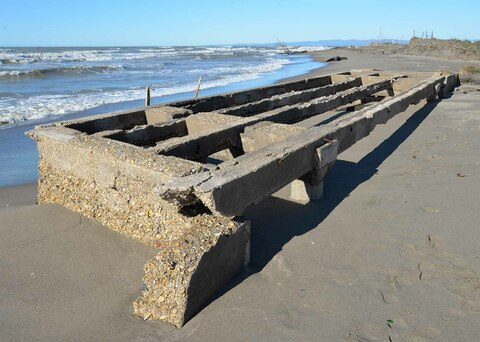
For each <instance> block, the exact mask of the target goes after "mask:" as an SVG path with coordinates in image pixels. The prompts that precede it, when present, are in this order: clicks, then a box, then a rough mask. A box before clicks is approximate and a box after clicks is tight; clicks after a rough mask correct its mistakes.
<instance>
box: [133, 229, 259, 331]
mask: <svg viewBox="0 0 480 342" xmlns="http://www.w3.org/2000/svg"><path fill="white" fill-rule="evenodd" d="M216 229H217V227H209V229H199V230H198V231H196V232H190V233H188V234H186V235H185V236H184V237H182V238H181V239H179V240H178V241H174V242H172V243H171V244H170V245H168V246H165V247H163V248H162V249H161V250H160V252H159V253H158V255H157V256H156V257H155V258H153V259H152V260H150V261H149V262H148V263H147V264H146V265H145V267H144V270H145V276H144V277H143V281H144V288H143V291H142V295H141V296H140V297H139V298H137V299H136V300H135V302H134V303H133V308H134V313H135V315H137V316H140V317H142V318H143V319H156V320H162V321H165V322H169V323H172V324H174V325H175V326H177V327H179V328H180V327H182V326H183V325H184V324H185V323H186V322H187V321H188V320H190V318H192V317H193V316H194V315H195V314H196V313H197V312H199V311H200V310H201V309H203V307H205V305H207V304H208V301H209V300H210V299H211V297H212V296H213V295H214V294H215V292H217V291H218V290H220V289H221V288H222V287H223V286H225V284H226V283H227V282H228V281H229V280H230V279H232V278H233V277H234V276H235V275H237V274H238V273H240V272H241V271H242V270H243V269H244V267H246V266H247V265H248V263H249V261H250V222H249V221H245V222H235V221H231V222H230V226H229V229H221V231H219V232H217V231H216Z"/></svg>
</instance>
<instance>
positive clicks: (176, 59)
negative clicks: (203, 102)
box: [0, 45, 327, 127]
mask: <svg viewBox="0 0 480 342" xmlns="http://www.w3.org/2000/svg"><path fill="white" fill-rule="evenodd" d="M326 48H327V47H325V46H307V47H306V46H295V47H292V51H305V50H307V51H316V50H323V49H326ZM283 52H284V51H283V49H282V48H281V47H279V46H276V45H266V46H227V45H225V46H176V47H172V46H160V47H105V48H98V47H95V48H81V47H74V48H0V123H2V124H3V125H6V124H8V125H12V124H19V123H22V122H25V121H31V120H35V121H42V119H45V118H51V117H55V116H60V115H65V114H68V113H74V112H81V111H85V110H87V109H90V108H95V107H98V106H101V105H105V104H111V103H120V102H131V101H137V103H130V106H132V107H133V106H135V105H137V106H139V105H141V104H142V103H143V102H142V101H144V100H143V99H144V98H145V87H146V86H147V85H152V86H151V87H152V89H153V90H152V97H153V99H152V103H161V102H167V101H172V100H178V99H185V98H189V97H192V96H193V93H194V91H195V89H196V87H197V84H198V80H199V78H200V77H201V78H202V82H201V87H200V89H201V90H200V94H199V95H200V96H202V95H210V94H214V93H222V92H225V91H231V90H238V89H243V88H247V87H253V86H261V85H267V84H271V83H274V82H275V81H278V80H279V79H282V78H286V77H289V76H295V75H299V74H302V73H306V72H308V71H310V70H312V69H315V68H318V67H320V66H321V65H322V64H321V63H318V62H315V61H313V60H312V58H311V57H310V56H309V55H307V54H291V55H288V54H284V53H283ZM0 127H1V126H0Z"/></svg>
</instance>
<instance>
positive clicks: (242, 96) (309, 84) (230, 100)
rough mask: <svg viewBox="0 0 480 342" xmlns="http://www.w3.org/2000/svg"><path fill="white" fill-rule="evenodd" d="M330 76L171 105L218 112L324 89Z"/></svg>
mask: <svg viewBox="0 0 480 342" xmlns="http://www.w3.org/2000/svg"><path fill="white" fill-rule="evenodd" d="M331 83H332V79H331V78H330V76H319V77H315V78H309V79H305V80H301V81H294V82H289V83H281V84H276V85H273V86H269V87H260V88H252V89H247V90H243V91H237V92H232V93H224V94H220V95H214V96H209V97H203V98H199V99H194V100H186V101H179V102H175V103H170V104H169V105H175V106H176V107H183V108H186V109H189V110H192V111H193V112H194V113H199V112H210V111H216V110H218V109H221V108H226V107H232V106H238V105H242V104H245V103H248V102H254V101H260V100H261V99H263V98H265V97H271V96H274V95H279V94H284V93H288V92H291V91H299V90H305V89H310V88H317V87H322V86H325V85H327V84H331Z"/></svg>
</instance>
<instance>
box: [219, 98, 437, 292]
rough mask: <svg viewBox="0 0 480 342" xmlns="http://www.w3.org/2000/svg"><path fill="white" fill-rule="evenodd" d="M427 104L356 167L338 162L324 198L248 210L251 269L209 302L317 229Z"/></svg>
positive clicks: (276, 201)
mask: <svg viewBox="0 0 480 342" xmlns="http://www.w3.org/2000/svg"><path fill="white" fill-rule="evenodd" d="M437 104H438V101H435V102H433V103H429V104H427V105H425V106H424V107H422V108H421V109H419V110H418V111H416V112H415V113H414V114H413V115H412V116H411V117H410V118H409V119H408V120H407V121H406V122H405V123H404V124H403V125H402V126H401V127H400V128H398V129H397V130H396V131H395V132H394V133H393V134H392V135H391V136H390V137H388V138H387V139H386V140H384V141H383V142H382V143H381V144H380V145H379V146H377V147H376V148H375V149H374V150H373V151H371V152H370V153H369V154H367V155H366V156H365V157H363V158H362V159H361V160H360V161H359V162H358V163H353V162H349V161H344V160H341V159H337V161H336V163H335V165H334V166H333V167H332V169H331V170H330V171H329V173H328V175H327V176H326V178H325V181H324V182H325V183H324V189H325V190H324V191H325V192H324V198H323V199H322V200H320V201H315V202H310V203H308V204H306V205H303V204H299V203H295V202H291V201H288V200H284V199H281V198H277V197H272V196H270V197H268V198H266V199H265V200H263V201H262V202H260V203H258V204H256V205H254V206H252V207H250V208H248V209H247V211H246V213H245V217H246V218H247V219H249V220H251V222H252V231H251V261H250V266H249V267H248V268H247V269H246V270H245V271H244V272H243V273H242V274H240V275H238V276H237V277H235V278H234V279H232V280H231V281H230V282H229V283H228V284H227V285H226V286H225V288H224V289H222V290H221V291H220V292H219V293H217V294H216V296H215V297H214V298H213V299H212V301H213V300H215V299H217V298H219V297H221V296H222V295H223V294H225V293H226V292H228V291H229V290H230V289H232V288H234V287H235V286H237V285H238V284H240V283H241V282H242V281H243V280H245V279H246V278H248V277H249V276H251V275H252V274H255V273H258V272H260V271H261V270H262V269H263V268H264V267H265V266H266V265H267V264H268V262H269V261H270V260H272V258H273V257H274V256H275V255H276V254H277V253H279V252H280V251H281V250H282V248H283V246H284V245H285V244H287V243H288V242H289V241H290V240H291V239H292V238H294V237H295V236H299V235H303V234H305V233H307V232H308V231H310V230H312V229H314V228H316V227H317V226H318V225H319V224H321V223H322V222H323V220H325V218H327V217H328V215H329V214H330V213H331V212H332V211H333V210H334V209H335V208H336V207H337V206H338V205H339V204H340V203H341V202H342V201H343V199H344V198H346V197H348V196H349V195H350V193H351V192H352V191H353V190H355V189H356V188H357V187H358V186H359V185H360V184H362V183H363V182H365V181H367V180H369V179H370V178H371V177H372V176H373V175H374V174H375V173H377V171H378V169H377V168H378V167H379V166H380V165H381V164H382V163H383V161H384V160H385V159H387V158H388V157H389V156H390V155H391V154H392V153H393V152H394V151H395V150H396V149H397V148H398V147H399V146H400V145H401V144H402V143H403V142H404V141H405V140H406V139H407V138H408V137H409V136H410V135H411V134H412V133H413V132H414V131H415V130H416V129H417V127H418V126H420V124H421V123H422V122H423V121H424V120H425V118H426V117H427V116H428V115H429V114H430V113H431V112H432V110H433V109H434V108H435V107H436V106H437Z"/></svg>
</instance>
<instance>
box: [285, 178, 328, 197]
mask: <svg viewBox="0 0 480 342" xmlns="http://www.w3.org/2000/svg"><path fill="white" fill-rule="evenodd" d="M290 197H291V198H292V199H293V200H295V201H297V202H301V203H308V202H310V201H314V200H319V199H322V198H323V180H322V181H320V182H319V183H317V184H310V183H309V182H308V181H303V180H300V179H296V180H294V181H293V182H292V183H290Z"/></svg>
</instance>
